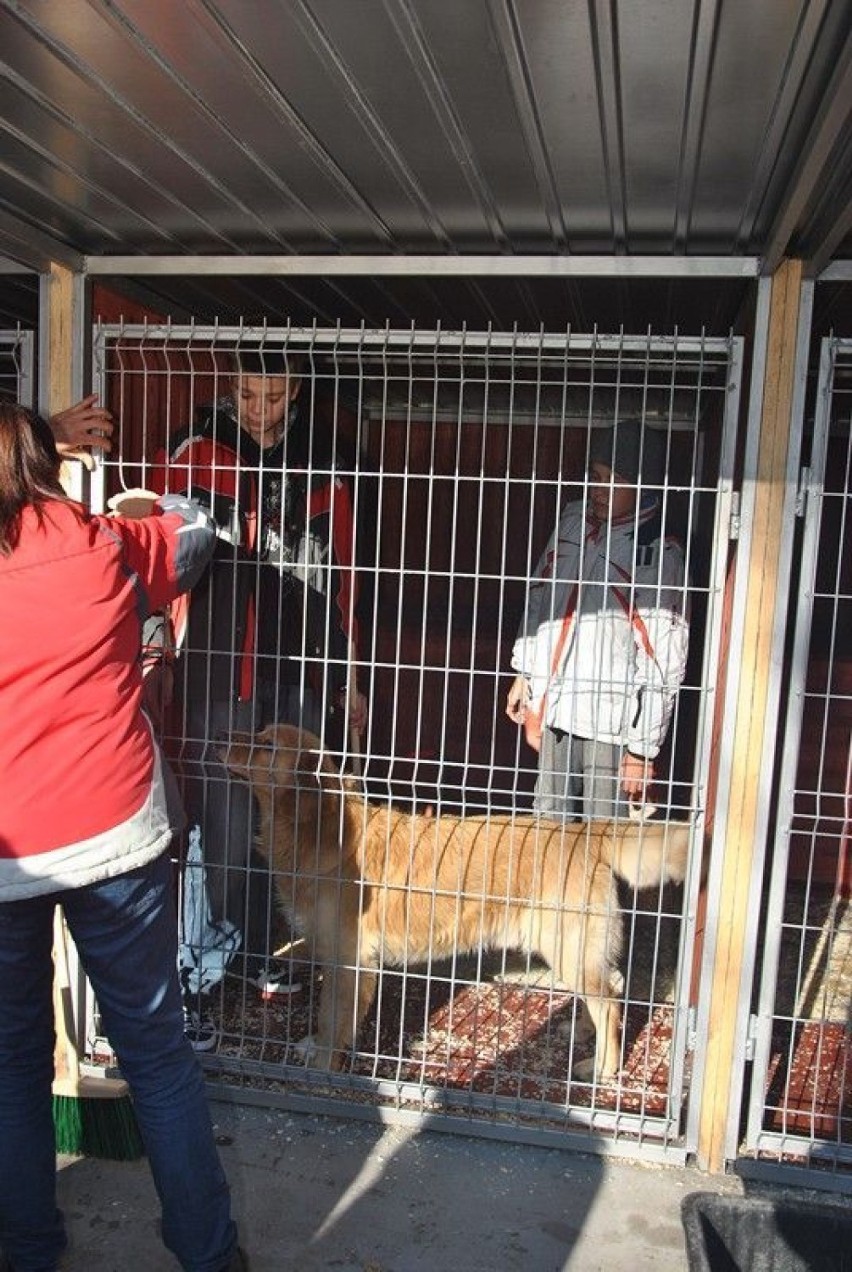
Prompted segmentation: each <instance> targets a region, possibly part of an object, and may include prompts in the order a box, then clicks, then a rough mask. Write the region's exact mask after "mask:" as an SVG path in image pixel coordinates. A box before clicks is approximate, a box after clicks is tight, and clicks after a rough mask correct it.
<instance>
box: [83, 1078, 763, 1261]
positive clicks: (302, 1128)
mask: <svg viewBox="0 0 852 1272" xmlns="http://www.w3.org/2000/svg"><path fill="white" fill-rule="evenodd" d="M212 1109H213V1116H214V1120H215V1124H216V1130H217V1135H218V1138H219V1142H220V1145H221V1151H222V1157H223V1160H224V1163H225V1168H226V1170H227V1172H228V1176H229V1179H230V1181H231V1187H232V1190H233V1196H234V1209H235V1213H236V1216H237V1219H238V1222H239V1224H240V1235H241V1241H242V1243H243V1244H244V1246H245V1248H246V1249H247V1251H248V1253H249V1255H250V1258H251V1268H252V1272H315V1270H319V1269H333V1270H334V1272H441V1270H442V1269H452V1270H453V1272H562V1270H563V1269H568V1268H570V1269H571V1270H572V1272H574V1270H577V1272H595V1270H597V1269H601V1270H603V1269H606V1270H607V1272H618V1270H619V1269H624V1270H625V1272H627V1270H628V1269H629V1270H630V1272H639V1270H641V1269H644V1268H647V1269H651V1268H653V1269H655V1272H683V1269H685V1268H686V1267H687V1259H686V1252H685V1245H684V1238H683V1229H682V1225H681V1219H680V1205H681V1200H682V1198H683V1197H684V1196H685V1195H686V1194H687V1193H690V1192H694V1191H712V1192H715V1193H727V1194H733V1195H740V1194H741V1193H742V1192H743V1188H744V1185H743V1183H742V1181H740V1180H738V1179H736V1178H730V1177H724V1178H715V1177H714V1178H710V1177H708V1176H706V1175H702V1174H700V1173H699V1172H698V1171H695V1170H692V1169H680V1168H675V1167H665V1166H643V1165H636V1164H628V1163H625V1162H621V1161H614V1160H610V1159H607V1158H601V1157H595V1156H586V1155H583V1154H579V1153H575V1152H565V1151H561V1150H556V1149H550V1148H535V1147H529V1146H527V1145H515V1144H506V1143H502V1142H498V1141H491V1140H484V1139H479V1138H473V1137H470V1138H468V1137H461V1136H455V1135H447V1134H441V1133H439V1132H434V1131H431V1132H430V1131H416V1130H407V1129H404V1128H400V1127H383V1126H380V1125H375V1124H372V1123H368V1122H357V1121H341V1120H337V1119H334V1118H329V1117H314V1116H309V1115H306V1114H300V1113H289V1112H284V1111H280V1110H268V1109H259V1108H252V1107H245V1106H238V1105H233V1104H225V1103H220V1102H214V1103H213V1105H212ZM59 1195H60V1205H61V1206H62V1208H63V1210H64V1211H65V1214H66V1217H67V1220H68V1227H69V1233H70V1236H71V1242H72V1249H71V1251H70V1252H69V1255H68V1258H67V1260H66V1262H65V1264H64V1265H63V1272H66V1269H67V1272H83V1270H84V1269H85V1272H174V1269H175V1267H176V1264H175V1262H174V1260H173V1259H172V1258H171V1257H170V1256H169V1255H168V1254H167V1253H166V1251H165V1250H164V1249H163V1247H162V1245H161V1244H160V1242H159V1237H158V1211H157V1201H156V1196H155V1193H154V1189H153V1186H152V1184H151V1179H150V1176H149V1174H148V1168H147V1164H146V1162H145V1161H144V1160H143V1161H140V1162H134V1163H111V1162H103V1161H96V1160H93V1159H66V1160H65V1161H64V1162H63V1164H62V1169H61V1171H60V1177H59Z"/></svg>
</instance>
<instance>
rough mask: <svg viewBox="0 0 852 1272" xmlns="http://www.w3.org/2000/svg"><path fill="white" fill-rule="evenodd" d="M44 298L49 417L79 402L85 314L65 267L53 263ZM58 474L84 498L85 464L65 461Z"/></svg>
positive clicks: (44, 399)
mask: <svg viewBox="0 0 852 1272" xmlns="http://www.w3.org/2000/svg"><path fill="white" fill-rule="evenodd" d="M41 296H42V303H41V313H40V318H39V321H40V324H41V326H42V328H43V334H42V339H41V341H40V349H41V357H42V360H43V362H44V366H42V368H41V372H40V377H39V378H40V384H41V391H40V394H39V398H40V400H39V408H40V410H42V411H43V412H44V413H45V414H47V415H55V414H56V412H57V411H64V410H65V409H66V408H67V407H69V406H71V405H72V403H74V402H76V401H77V400H78V399H79V398H80V397H81V396H82V391H83V385H82V365H81V357H80V354H81V351H82V340H81V333H80V330H79V325H80V323H81V322H82V313H81V312H80V310H81V305H80V293H79V288H78V279H77V275H76V274H75V273H74V271H73V270H71V269H68V268H67V266H65V265H59V264H57V263H56V262H53V263H51V266H50V270H49V272H48V273H47V274H46V275H45V276H44V278H43V286H42V290H41ZM59 475H60V480H61V482H62V485H63V486H64V487H65V489H66V490H67V492H68V493H69V494H70V495H71V496H72V497H73V498H75V499H82V497H83V469H82V465H81V464H79V463H74V462H65V463H63V464H62V467H61V469H60V474H59Z"/></svg>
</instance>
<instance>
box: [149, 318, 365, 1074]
mask: <svg viewBox="0 0 852 1272" xmlns="http://www.w3.org/2000/svg"><path fill="white" fill-rule="evenodd" d="M302 383H303V376H302V366H301V364H300V362H299V359H298V355H295V354H293V353H288V352H285V351H284V350H283V349H281V348H278V349H274V348H270V347H269V346H268V345H248V344H247V343H244V344H242V345H241V346H240V347H239V349H238V350H237V352H236V354H235V355H234V363H233V374H232V375H231V377H230V380H229V392H228V393H227V394H226V395H225V396H224V397H222V398H220V399H219V401H217V402H215V403H213V404H212V405H210V406H207V407H203V408H201V410H200V411H199V413H198V416H197V418H196V419H195V420H194V421H193V423H192V424H191V425H189V426H188V427H186V428H184V429H183V430H182V431H181V432H180V433H178V434H177V435H176V436H175V438H174V439H173V440H172V442H171V444H170V445H169V448H168V451H167V452H165V451H164V452H162V453H161V454H160V455H159V456H158V458H157V462H156V464H155V468H154V471H153V473H152V475H151V477H150V480H151V484H152V485H153V487H154V489H156V490H161V491H165V490H169V491H179V492H181V493H185V494H190V495H192V496H193V497H194V498H196V499H198V500H199V501H200V502H201V503H202V504H203V505H204V506H206V507H207V508H209V509H210V511H211V512H212V515H213V517H214V518H215V520H216V523H217V525H218V527H219V536H220V537H219V544H218V547H217V550H216V554H215V556H214V559H213V561H212V563H211V567H210V569H209V570H208V571H207V573H206V574H205V576H204V578H203V579H202V581H201V583H200V585H199V586H198V587H197V588H195V589H194V590H193V593H192V596H191V597H188V598H187V599H186V601H185V602H184V603H182V604H179V605H176V606H173V607H172V615H171V618H172V628H173V631H172V634H171V639H170V640H169V641H168V642H167V643H169V644H171V645H172V646H173V647H174V648H175V649H176V650H177V651H178V658H177V662H176V664H175V679H176V682H177V692H178V698H179V700H180V702H181V705H182V710H183V716H182V733H183V740H182V746H181V757H180V759H181V764H182V767H183V771H184V775H185V779H186V780H185V802H186V809H187V816H188V821H189V824H190V826H191V827H197V828H198V830H196V831H195V832H193V831H192V830H191V831H190V851H191V852H193V833H194V834H195V837H196V838H195V844H196V845H197V843H198V832H199V831H200V853H198V854H197V855H198V856H200V857H202V858H203V862H204V871H203V875H204V878H205V883H206V896H205V897H203V898H202V900H201V902H200V903H199V904H198V905H196V904H195V903H194V901H193V900H192V899H193V898H194V897H195V894H196V892H197V891H199V889H192V890H191V889H185V910H186V908H187V907H186V898H187V897H189V898H190V900H191V901H192V904H191V906H190V909H192V910H193V913H192V914H190V915H189V916H188V917H187V921H186V923H185V933H186V937H185V940H184V944H183V947H182V952H181V959H182V966H183V972H184V983H185V988H186V991H187V1029H188V1032H189V1034H190V1037H191V1038H192V1039H193V1042H194V1045H195V1046H196V1047H197V1048H198V1049H199V1050H203V1049H208V1048H210V1047H212V1046H215V1044H216V1041H217V1030H216V1026H215V1023H214V1019H213V1013H212V1010H211V1006H210V999H209V997H208V995H209V992H210V990H211V989H212V988H213V987H214V986H215V985H216V984H217V983H218V981H219V980H220V979H221V976H222V974H223V973H224V970H225V968H226V966H228V965H229V964H231V967H236V968H238V969H239V970H240V971H241V972H242V973H243V974H244V975H245V977H246V978H247V979H249V980H251V981H253V982H254V983H255V984H257V985H258V987H259V988H261V989H262V990H264V991H265V992H267V993H269V992H279V993H286V992H289V991H290V990H292V989H294V988H298V986H297V985H296V983H295V981H294V979H293V978H292V976H291V975H290V971H289V968H288V967H286V966H285V965H282V964H280V963H278V964H276V963H275V962H274V961H273V960H272V959H271V953H272V951H271V950H270V945H271V943H272V942H271V930H270V928H271V923H270V916H271V900H270V896H271V887H270V878H269V866H268V863H267V862H266V861H265V860H264V859H263V858H262V857H261V856H260V855H259V854H258V853H257V852H256V850H255V849H254V848H253V834H254V820H255V817H254V809H253V805H252V799H251V794H250V792H249V790H248V788H247V787H246V786H245V785H244V784H243V783H241V782H236V781H233V780H232V779H231V777H230V774H229V773H228V771H227V770H226V769H225V768H224V766H223V764H222V762H221V758H220V756H219V754H218V752H217V750H216V744H217V742H218V741H220V740H221V739H222V738H223V737H226V736H228V735H229V734H230V733H231V732H233V731H236V732H247V731H251V732H256V731H257V730H259V729H261V728H263V727H264V726H265V725H267V724H270V723H272V722H275V721H286V722H288V723H292V724H299V725H301V726H302V727H304V728H307V729H310V731H311V732H313V733H316V734H318V735H320V736H321V737H322V738H323V741H324V743H325V746H326V748H327V749H328V750H330V751H331V752H335V751H340V750H341V749H342V748H343V747H344V745H345V744H346V730H347V726H348V727H350V728H351V729H353V730H357V731H360V730H362V729H363V727H364V723H365V720H366V700H365V698H364V696H363V695H362V694H361V693H360V692H358V690H357V686H355V684H354V682H353V653H354V650H355V647H356V644H357V623H356V618H355V609H356V599H357V598H356V591H357V583H356V575H355V569H354V561H353V542H354V525H353V509H352V500H351V494H350V490H349V486H348V483H347V482H346V481H345V479H343V478H342V477H341V476H340V475H339V472H338V469H339V461H338V459H337V457H336V456H335V455H334V454H333V452H332V450H331V449H330V448H329V447H327V446H325V445H324V444H323V440H322V438H321V435H320V433H319V430H317V429H315V426H314V420H313V417H312V415H311V413H310V412H309V411H306V410H303V409H302ZM156 674H157V673H156V669H155V670H154V672H153V673H152V679H151V682H150V683H151V684H152V685H154V684H155V683H156ZM192 874H193V877H195V872H194V871H193V872H192ZM202 891H203V890H202ZM208 910H209V914H208V913H207V912H208ZM237 951H239V957H238V958H234V955H235V954H237ZM232 960H233V961H232Z"/></svg>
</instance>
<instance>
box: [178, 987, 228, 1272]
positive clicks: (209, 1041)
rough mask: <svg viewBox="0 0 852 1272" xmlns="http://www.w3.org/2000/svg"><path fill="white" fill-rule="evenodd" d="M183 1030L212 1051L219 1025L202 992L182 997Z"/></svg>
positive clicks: (195, 1045)
mask: <svg viewBox="0 0 852 1272" xmlns="http://www.w3.org/2000/svg"><path fill="white" fill-rule="evenodd" d="M183 1032H184V1033H185V1034H186V1036H187V1038H188V1039H189V1042H190V1046H191V1047H192V1049H193V1051H212V1050H213V1048H214V1047H215V1046H216V1043H217V1042H218V1041H219V1026H218V1025H217V1024H216V1019H215V1017H214V1015H213V1012H212V1011H211V1010H210V1005H209V1003H208V1001H207V999H206V998H205V997H204V995H203V994H193V995H192V996H191V997H187V998H184V1000H183ZM236 1266H237V1267H239V1264H237V1265H236Z"/></svg>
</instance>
